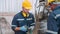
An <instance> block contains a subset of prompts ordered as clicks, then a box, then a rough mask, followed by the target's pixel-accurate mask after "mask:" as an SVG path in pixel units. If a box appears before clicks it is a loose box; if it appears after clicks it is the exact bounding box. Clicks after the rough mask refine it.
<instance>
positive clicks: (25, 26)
mask: <svg viewBox="0 0 60 34" xmlns="http://www.w3.org/2000/svg"><path fill="white" fill-rule="evenodd" d="M30 9H32V5H31V3H30V2H29V1H28V0H24V2H23V3H22V11H21V12H19V13H18V14H16V15H15V16H14V18H13V20H12V26H11V27H12V30H13V31H14V32H15V34H27V33H26V32H28V30H33V29H34V25H35V20H34V16H33V14H32V13H29V10H30Z"/></svg>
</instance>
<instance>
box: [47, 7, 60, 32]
mask: <svg viewBox="0 0 60 34" xmlns="http://www.w3.org/2000/svg"><path fill="white" fill-rule="evenodd" d="M59 27H60V6H57V7H56V8H55V9H54V10H53V11H52V12H51V14H50V15H49V17H48V20H47V29H48V30H49V31H53V32H57V31H58V29H59Z"/></svg>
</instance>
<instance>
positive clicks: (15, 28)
mask: <svg viewBox="0 0 60 34" xmlns="http://www.w3.org/2000/svg"><path fill="white" fill-rule="evenodd" d="M17 26H18V23H17V16H14V18H13V20H12V25H11V28H12V30H14V31H17V30H19V27H17Z"/></svg>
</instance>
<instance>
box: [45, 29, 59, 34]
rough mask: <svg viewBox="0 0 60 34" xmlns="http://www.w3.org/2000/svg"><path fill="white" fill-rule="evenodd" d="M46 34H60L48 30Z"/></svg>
mask: <svg viewBox="0 0 60 34" xmlns="http://www.w3.org/2000/svg"><path fill="white" fill-rule="evenodd" d="M46 32H48V33H52V34H58V33H57V32H55V31H51V30H46Z"/></svg>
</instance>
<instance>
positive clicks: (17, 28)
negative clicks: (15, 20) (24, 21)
mask: <svg viewBox="0 0 60 34" xmlns="http://www.w3.org/2000/svg"><path fill="white" fill-rule="evenodd" d="M15 30H16V31H19V30H21V31H24V32H26V31H27V28H26V27H25V26H22V27H16V28H15Z"/></svg>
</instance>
